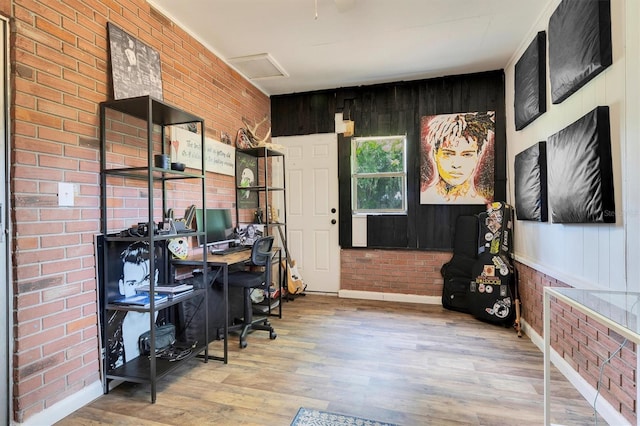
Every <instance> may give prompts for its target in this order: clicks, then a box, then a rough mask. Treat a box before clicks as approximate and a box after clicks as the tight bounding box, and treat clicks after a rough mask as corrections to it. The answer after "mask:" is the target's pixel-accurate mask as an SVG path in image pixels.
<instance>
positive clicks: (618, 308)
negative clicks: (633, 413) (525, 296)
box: [543, 287, 640, 425]
mask: <svg viewBox="0 0 640 426" xmlns="http://www.w3.org/2000/svg"><path fill="white" fill-rule="evenodd" d="M552 297H554V298H556V299H557V300H558V301H562V302H564V303H566V304H567V305H569V306H570V307H572V308H574V309H576V310H578V311H580V312H581V313H583V314H584V315H586V316H587V317H588V318H591V319H594V320H595V321H597V322H599V323H601V324H602V325H604V326H606V327H608V328H609V329H611V330H613V331H615V332H616V333H618V334H620V335H621V336H623V337H625V338H627V339H628V340H629V341H631V342H634V343H636V344H640V334H639V332H640V316H639V311H640V293H636V292H623V291H608V290H581V289H576V288H569V287H545V289H544V307H543V315H544V330H543V333H544V424H545V425H549V424H550V421H551V413H550V410H551V395H550V388H549V387H550V383H551V358H550V356H551V343H550V339H551V298H552ZM636 364H637V362H636ZM636 368H637V366H636ZM636 382H637V379H636ZM636 388H637V383H636ZM636 401H638V397H637V394H636ZM636 424H638V425H640V416H638V417H637V422H636Z"/></svg>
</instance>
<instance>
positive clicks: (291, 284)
mask: <svg viewBox="0 0 640 426" xmlns="http://www.w3.org/2000/svg"><path fill="white" fill-rule="evenodd" d="M277 228H278V232H279V233H280V240H282V245H283V246H284V253H285V257H286V259H283V260H282V268H283V269H285V270H286V271H287V292H288V293H289V294H300V293H302V292H304V291H305V290H306V288H307V286H306V285H305V283H304V281H302V278H301V277H300V273H299V272H298V268H297V267H296V262H295V261H294V260H292V259H291V256H290V255H289V249H288V248H287V240H286V239H285V238H284V233H283V232H282V229H281V227H279V226H278V227H277Z"/></svg>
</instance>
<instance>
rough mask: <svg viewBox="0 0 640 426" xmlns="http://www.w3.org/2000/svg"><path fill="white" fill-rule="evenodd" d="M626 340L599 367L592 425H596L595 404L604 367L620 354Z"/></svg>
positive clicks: (596, 412)
mask: <svg viewBox="0 0 640 426" xmlns="http://www.w3.org/2000/svg"><path fill="white" fill-rule="evenodd" d="M627 341H628V339H627V338H625V339H624V340H623V341H622V344H620V346H619V347H618V349H616V351H615V352H614V353H612V354H611V355H610V356H609V358H607V359H606V360H605V361H604V362H603V363H602V364H601V365H600V372H599V374H598V383H596V396H595V398H593V418H594V424H596V425H597V424H598V410H597V409H596V402H597V401H598V395H600V384H601V383H602V372H603V371H604V366H605V365H607V364H608V363H609V362H611V360H612V359H613V357H614V356H616V355H617V354H618V352H620V351H621V350H622V348H624V345H626V344H627Z"/></svg>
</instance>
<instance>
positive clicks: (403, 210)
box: [351, 135, 407, 215]
mask: <svg viewBox="0 0 640 426" xmlns="http://www.w3.org/2000/svg"><path fill="white" fill-rule="evenodd" d="M395 139H402V150H403V164H402V172H380V173H354V170H356V146H357V145H358V143H359V142H364V141H385V140H395ZM385 177H397V178H400V179H401V180H402V185H401V186H402V189H401V190H402V194H401V196H402V207H400V208H397V209H389V208H387V209H358V206H357V203H358V185H357V182H358V179H359V178H385ZM351 210H352V212H353V214H354V215H363V214H407V135H396V136H370V137H357V138H351Z"/></svg>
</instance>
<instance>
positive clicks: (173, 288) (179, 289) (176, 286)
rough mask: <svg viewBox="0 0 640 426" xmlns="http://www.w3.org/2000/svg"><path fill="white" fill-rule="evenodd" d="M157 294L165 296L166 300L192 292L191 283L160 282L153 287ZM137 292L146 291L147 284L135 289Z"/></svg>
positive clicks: (147, 289) (147, 288)
mask: <svg viewBox="0 0 640 426" xmlns="http://www.w3.org/2000/svg"><path fill="white" fill-rule="evenodd" d="M154 290H155V292H156V294H157V295H161V296H164V297H166V298H167V299H168V300H174V299H177V298H180V297H183V296H185V295H187V294H189V293H192V292H193V285H191V284H182V283H170V284H162V285H157V286H155V287H154ZM136 291H138V292H148V291H149V286H148V285H143V286H140V287H138V288H137V289H136Z"/></svg>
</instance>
